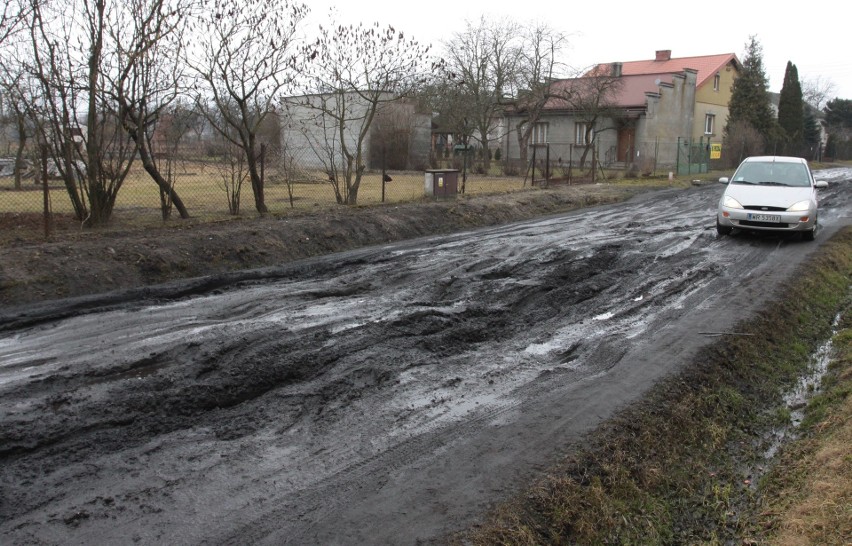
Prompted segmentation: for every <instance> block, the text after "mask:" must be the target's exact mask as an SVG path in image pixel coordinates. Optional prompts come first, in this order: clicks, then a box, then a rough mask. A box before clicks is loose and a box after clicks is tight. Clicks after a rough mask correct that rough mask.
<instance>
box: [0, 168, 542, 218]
mask: <svg viewBox="0 0 852 546" xmlns="http://www.w3.org/2000/svg"><path fill="white" fill-rule="evenodd" d="M389 174H390V175H391V177H392V179H393V180H392V181H391V182H388V183H386V184H384V188H383V187H382V186H383V185H382V175H381V173H373V172H368V173H366V174H365V175H364V178H363V179H362V181H361V187H360V189H359V193H358V203H359V205H372V204H378V203H382V202H407V201H416V200H418V199H423V198H424V174H423V173H422V172H413V171H412V172H391V173H389ZM459 178H460V179H459V184H461V175H460V176H459ZM525 188H527V189H528V188H529V182H528V181H527V182H526V184H525V182H524V179H523V177H500V176H485V175H476V174H469V175H468V179H467V184H466V188H465V192H466V193H469V194H489V193H503V192H509V191H518V190H523V189H525ZM175 190H176V191H177V193H178V195H180V197H181V199H183V201H184V203H185V204H186V206H187V208H188V209H189V210H190V213H191V214H192V215H193V216H201V217H211V216H212V217H215V216H227V215H228V205H227V199H226V194H225V190H224V186H223V183H222V179H221V176H220V174H219V172H218V170H217V169H216V168H215V167H214V166H212V165H211V164H208V163H203V162H195V163H186V164H183V165H182V166H181V167H180V168H179V169H178V174H177V179H176V183H175ZM264 190H265V198H266V204H267V206H268V207H269V209H270V212H273V213H275V212H285V211H286V210H289V209H293V208H299V209H304V208H314V207H324V206H334V205H336V200H335V196H334V190H333V188H332V186H331V184H330V182H329V181H328V176H327V175H325V174H324V173H321V172H303V173H301V176H300V180H299V181H297V182H296V183H293V184H291V185H290V186H289V187H288V185H287V184H286V183H284V182H282V181H281V178H280V177H278V176H276V173H275V172H274V171H272V170H270V171H268V172H267V183H266V185H265V189H264ZM291 191H292V195H291ZM241 196H242V203H241V207H240V208H241V212H242V213H244V214H247V213H251V212H253V211H254V201H253V198H252V192H251V187H250V185H249V184H248V183H246V184H244V185H243V187H242V191H241ZM43 199H44V197H43V194H42V191H41V188H40V187H39V186H37V185H35V184H34V183H33V180H32V179H28V180H25V182H24V187H23V188H22V189H21V190H17V191H16V190H14V184H13V180H12V178H11V177H5V178H0V213H32V212H43V209H44V206H43ZM50 203H51V211H52V212H54V213H57V214H62V213H68V212H71V205H70V201H69V199H68V198H67V196H66V193H65V189H64V187H63V186H62V185H61V183H60V182H59V181H56V180H53V181H51V184H50ZM115 211H116V214H121V213H122V212H125V211H130V212H135V213H139V212H143V211H144V212H150V214H152V215H153V216H154V217H155V218H157V217H159V215H160V196H159V191H158V190H157V187H156V186H155V185H154V183H153V182H152V181H151V180H150V178H149V177H148V176H147V175H146V173H145V172H144V171H143V170H142V168H141V166H135V167H134V168H133V171H132V172H131V174H130V176H128V178H127V179H126V180H125V182H124V184H123V185H122V187H121V190H120V191H119V194H118V198H117V199H116V204H115Z"/></svg>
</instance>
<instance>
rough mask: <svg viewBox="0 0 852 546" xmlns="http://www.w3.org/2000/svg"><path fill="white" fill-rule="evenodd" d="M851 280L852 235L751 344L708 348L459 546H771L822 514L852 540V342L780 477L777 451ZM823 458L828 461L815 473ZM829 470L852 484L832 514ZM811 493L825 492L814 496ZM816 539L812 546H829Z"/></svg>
mask: <svg viewBox="0 0 852 546" xmlns="http://www.w3.org/2000/svg"><path fill="white" fill-rule="evenodd" d="M850 279H852V229H846V230H844V231H841V232H840V233H838V234H837V235H835V236H834V237H833V238H832V239H831V240H830V241H828V242H827V243H826V244H825V245H823V247H822V248H821V249H820V250H819V251H818V255H817V257H816V258H815V259H814V261H813V262H811V263H809V264H808V267H807V268H805V269H803V270H802V272H801V274H800V275H799V276H797V277H796V278H795V279H794V280H793V281H791V283H790V284H789V285H788V287H787V288H786V290H784V291H783V292H781V293H784V294H786V295H787V297H786V298H785V299H784V300H782V301H777V302H774V303H772V304H768V305H767V306H766V308H765V309H764V310H763V312H762V313H760V314H759V315H758V318H754V319H751V320H749V321H747V322H745V323H744V324H741V325H739V326H737V328H736V330H737V331H738V332H744V333H748V334H752V335H749V336H737V337H728V338H723V339H721V340H720V341H718V342H716V343H715V344H714V345H712V346H710V347H709V348H708V349H707V350H706V351H704V352H703V354H702V356H701V357H700V358H698V359H697V360H696V362H694V363H693V364H692V365H691V366H690V367H689V368H688V369H687V370H685V371H684V372H682V373H680V374H678V375H677V376H675V377H672V378H671V379H669V380H667V381H665V382H663V383H662V384H660V385H659V386H658V387H656V388H655V389H654V390H653V391H652V392H651V394H650V395H649V396H648V397H646V398H645V399H644V400H643V401H642V402H640V403H638V404H636V405H634V406H632V407H630V408H628V409H627V410H625V411H624V412H622V413H621V414H620V415H619V416H618V417H616V418H615V419H613V420H611V421H610V422H608V423H607V424H606V425H604V426H603V427H601V428H600V429H598V430H597V431H596V432H595V433H594V434H593V435H592V436H591V437H590V438H588V439H587V441H586V442H584V444H583V446H580V447H578V448H577V450H576V451H575V452H574V453H572V454H571V455H570V456H569V457H567V458H566V459H565V460H564V462H563V463H562V464H560V465H559V466H558V467H557V468H554V469H551V471H550V472H548V475H547V476H546V477H545V478H543V479H542V480H540V481H539V482H538V483H536V484H534V485H533V486H531V487H530V488H529V489H528V490H526V491H524V492H523V493H522V494H521V495H519V496H518V497H517V498H515V499H513V500H511V501H509V502H507V503H505V504H504V505H502V506H499V507H498V508H496V509H495V510H494V511H493V513H492V514H491V515H490V516H489V517H488V519H487V520H486V521H485V522H484V523H483V524H482V525H480V526H478V527H477V528H475V529H474V530H471V531H469V532H466V533H464V534H463V535H459V536H457V537H454V539H453V542H456V543H465V544H684V543H686V544H723V543H746V544H748V543H763V542H765V541H766V540H769V539H771V538H772V537H776V536H777V537H780V536H781V535H780V533H781V532H782V531H784V530H785V529H787V528H790V527H791V526H792V525H791V524H790V522H791V521H793V520H796V521H799V520H801V519H803V518H804V516H800V515H799V514H800V512H801V513H812V512H814V511H819V510H815V509H813V506H814V505H817V504H818V505H819V506H820V507H822V508H826V510H824V511H823V512H828V513H829V515H825V516H824V517H825V518H827V519H826V520H825V522H824V523H813V524H812V525H811V526H812V527H834V529H837V531H829V532H834V533H838V532H840V533H842V532H843V527H842V526H839V525H836V524H835V523H833V522H836V521H837V520H836V519H830V518H837V517H839V518H840V519H842V518H843V517H846V518H847V526H846V527H845V529H846V530H847V532H848V529H849V527H848V521H849V519H848V515H849V496H848V495H849V485H848V484H849V483H850V480H849V479H848V475H849V474H848V472H849V466H850V456H849V454H848V449H841V448H846V447H848V445H850V444H849V442H848V434H849V430H848V426H849V425H848V423H849V422H850V421H852V420H850V419H848V416H849V412H850V408H849V398H850V397H849V396H848V395H849V392H850V390H849V388H850V387H849V358H848V356H849V355H848V345H849V344H848V341H849V335H850V334H849V333H848V330H847V331H846V333H844V334H841V336H840V341H841V344H840V345H843V343H845V344H846V346H847V347H846V349H847V353H846V357H845V360H844V358H840V359H838V361H837V364H836V365H835V366H834V367H833V373H835V374H836V375H837V379H836V383H835V384H834V385H833V386H832V387H831V388H830V389H829V391H828V394H826V395H824V396H823V397H820V398H819V400H818V401H816V402H815V404H817V406H814V407H822V408H823V409H820V410H814V411H813V412H812V415H813V416H812V417H811V418H810V419H809V420H807V421H806V423H805V425H803V426H804V429H803V430H804V434H805V437H806V439H805V440H801V444H795V446H794V447H790V448H789V449H787V448H786V447H785V449H783V450H782V451H783V453H784V456H783V457H782V461H781V462H780V463H778V466H775V464H776V463H777V461H776V460H775V459H771V458H768V457H767V450H768V449H769V447H770V446H771V444H772V443H773V440H774V438H776V436H775V434H774V433H775V431H777V430H778V428H779V427H782V426H784V425H785V424H787V422H788V421H789V416H790V412H789V411H788V410H787V408H786V406H785V404H784V400H783V393H784V392H785V391H786V390H789V389H791V388H792V386H793V385H795V383H796V381H797V379H798V378H799V376H801V375H803V374H804V373H805V372H806V371H807V370H808V368H809V366H810V365H811V358H810V357H811V355H812V354H813V353H814V351H815V350H816V348H817V347H818V346H819V345H820V344H821V343H823V342H824V341H825V340H826V339H828V338H829V337H830V336H831V333H832V329H833V322H834V319H835V318H836V317H837V316H838V313H840V314H841V316H843V317H845V320H846V321H847V322H846V323H845V324H847V325H848V323H849V322H848V321H849V320H850V319H849V317H848V313H847V311H848V310H849V307H850V297H849V296H850V294H849V287H850ZM844 340H845V341H844ZM844 412H845V413H844ZM843 434H846V435H847V436H843ZM811 435H812V437H811ZM823 439H825V440H826V441H828V440H830V444H829V443H826V442H823ZM843 442H846V443H845V444H844V443H843ZM832 445H834V446H835V447H836V449H832V447H831V446H832ZM823 447H825V451H823ZM817 453H819V454H820V456H821V457H824V458H825V460H824V461H822V462H819V463H817V462H816V461H815V458H816V454H817ZM831 465H834V466H831ZM773 468H774V470H773ZM828 468H833V469H834V470H832V471H829V473H828V475H827V476H826V479H828V478H830V476H831V475H833V474H835V473H836V472H838V471H842V472H846V473H847V474H846V476H847V479H846V481H845V489H842V490H838V491H835V493H832V494H837V495H839V497H838V498H836V499H834V501H828V500H827V499H826V498H825V496H826V495H827V494H829V493H828V491H827V489H826V488H821V487H816V486H817V485H818V484H821V483H822V481H820V480H821V478H817V477H816V475H814V474H813V473H814V472H815V471H816V470H817V469H825V470H827V469H828ZM761 478H762V479H761ZM828 481H831V480H828ZM841 481H842V480H841ZM805 483H807V484H810V485H812V486H814V487H812V488H810V489H811V491H810V492H808V488H806V487H804V486H803V485H802V484H805ZM790 492H796V493H797V494H795V495H792V494H790ZM781 497H784V499H787V498H789V499H791V500H789V501H788V500H782V499H781ZM831 502H834V504H831ZM797 510H798V511H800V512H797ZM792 527H795V526H792ZM836 536H837V537H839V536H841V535H839V534H838V535H836ZM817 537H818V538H816V539H814V540H813V541H805V543H821V544H829V543H831V542H832V539H831V538H830V537H828V536H826V535H817ZM848 538H849V535H848V534H846V539H847V540H848ZM778 540H781V538H778ZM785 543H786V542H785ZM835 543H838V544H840V543H842V542H836V541H835Z"/></svg>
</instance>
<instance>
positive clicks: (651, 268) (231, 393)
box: [0, 169, 852, 544]
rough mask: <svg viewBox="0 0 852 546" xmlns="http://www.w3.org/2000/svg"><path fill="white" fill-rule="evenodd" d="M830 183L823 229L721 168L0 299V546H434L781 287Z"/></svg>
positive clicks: (842, 184)
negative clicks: (581, 206) (446, 228)
mask: <svg viewBox="0 0 852 546" xmlns="http://www.w3.org/2000/svg"><path fill="white" fill-rule="evenodd" d="M820 178H823V179H827V180H829V183H830V187H829V189H827V190H823V191H822V192H821V206H822V211H821V216H820V220H821V223H822V224H823V230H822V232H821V233H820V235H819V236H818V237H817V241H816V242H813V243H808V242H802V241H800V240H799V238H798V237H764V236H752V235H748V234H741V235H734V236H732V237H725V238H717V236H716V233H715V224H714V216H713V215H714V211H715V205H716V201H717V199H718V196H719V195H720V193H721V190H722V187H721V185H708V186H701V187H696V188H693V189H689V190H685V191H683V190H681V191H665V192H658V193H654V194H646V195H643V196H640V197H638V198H634V199H633V200H632V201H630V202H628V203H626V204H621V205H617V206H606V207H600V208H594V209H586V210H583V211H579V212H575V213H570V214H565V215H560V216H557V217H550V218H545V219H540V220H537V221H531V222H524V223H519V224H512V225H508V226H503V227H498V228H489V229H483V230H477V231H471V232H467V233H459V234H455V235H453V236H445V237H435V238H429V239H420V240H416V241H409V242H406V243H402V244H392V245H387V246H384V247H374V248H369V249H364V250H359V251H354V252H348V253H345V254H337V255H332V256H327V257H324V258H320V259H311V260H305V261H301V262H297V263H293V264H289V265H286V266H282V267H279V268H276V269H268V270H264V271H261V272H254V273H251V274H245V275H234V276H232V277H231V278H230V282H228V283H219V285H218V286H211V284H210V283H207V284H205V283H203V282H202V283H192V282H188V283H183V284H175V285H169V286H168V287H161V288H159V289H157V290H151V291H136V292H128V293H125V294H122V295H120V296H114V297H110V298H105V299H103V300H100V301H101V303H100V304H98V305H94V304H92V303H91V302H90V304H89V305H87V306H82V307H81V306H80V305H79V302H74V301H64V302H63V301H60V302H49V303H46V304H41V305H38V306H32V307H30V308H27V309H26V310H22V309H11V310H10V309H7V310H0V488H2V489H1V490H0V543H3V544H42V543H48V544H50V543H63V544H93V543H116V544H117V543H134V542H136V543H143V544H151V543H164V542H165V543H184V544H195V543H217V544H218V543H231V544H236V543H268V544H282V543H287V544H291V543H292V544H356V543H394V544H413V543H416V542H418V541H421V542H440V541H441V538H442V537H443V536H445V535H446V534H447V533H450V532H453V531H457V530H459V529H462V528H464V527H465V526H467V525H470V524H471V523H473V522H475V521H476V518H477V517H479V516H481V515H482V514H483V512H484V511H485V510H487V509H488V508H489V507H490V506H492V505H493V504H494V503H495V502H497V501H499V500H501V499H503V498H505V497H507V496H508V495H510V494H511V493H512V492H513V491H515V490H517V488H519V487H522V486H523V485H524V484H526V483H528V481H529V480H530V479H531V478H532V477H534V476H535V475H536V473H537V472H539V471H540V470H541V469H543V468H544V467H545V466H546V465H548V464H549V463H551V462H553V461H554V460H555V457H557V456H558V455H559V454H560V453H563V452H564V451H565V450H567V449H570V446H571V445H572V444H573V443H576V442H579V441H582V438H583V434H584V433H587V432H588V431H590V430H591V429H592V428H593V427H595V426H596V425H597V424H599V423H600V422H601V420H603V419H606V418H607V417H609V416H611V415H612V414H613V412H615V411H617V410H619V409H622V408H624V407H625V405H627V404H629V403H630V402H631V401H634V400H636V399H637V398H638V397H641V396H642V394H643V392H645V391H646V390H647V389H648V388H649V387H650V386H651V385H653V384H654V383H655V382H656V381H658V380H659V379H660V378H661V377H663V376H665V375H666V374H670V373H672V372H675V371H677V370H678V369H679V368H680V367H681V366H683V365H685V364H687V363H688V362H689V361H690V359H691V357H693V356H694V355H695V354H697V352H699V351H700V350H701V348H702V346H704V345H705V344H707V343H709V342H710V341H712V340H713V339H715V338H714V337H713V334H714V333H718V332H725V331H730V329H731V328H732V326H733V325H734V324H735V323H736V322H737V321H739V320H741V319H744V318H747V317H748V316H749V315H750V314H752V313H755V312H758V310H759V309H760V306H761V304H762V303H763V302H765V301H766V300H767V299H768V298H772V297H775V296H777V295H778V291H779V289H780V286H781V283H783V281H784V280H785V279H787V278H788V277H789V275H791V274H792V273H793V271H794V270H795V268H796V267H798V266H799V265H800V264H801V263H802V262H803V261H804V260H806V259H807V257H808V255H809V254H811V253H812V252H813V251H814V250H815V249H817V248H818V246H819V245H820V244H821V242H822V241H825V240H826V239H827V238H828V237H830V236H831V234H832V233H834V232H835V231H836V230H837V229H839V228H840V227H843V226H846V225H849V224H850V223H852V213H850V210H852V197H850V185H852V171H849V170H840V169H836V170H831V171H824V172H822V173H820ZM190 292H197V293H195V294H191V295H187V293H190ZM170 295H171V296H173V297H169V296H170Z"/></svg>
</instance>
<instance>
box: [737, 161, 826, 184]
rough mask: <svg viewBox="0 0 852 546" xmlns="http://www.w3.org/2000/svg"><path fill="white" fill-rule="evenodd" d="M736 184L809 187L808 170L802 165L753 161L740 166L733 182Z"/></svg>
mask: <svg viewBox="0 0 852 546" xmlns="http://www.w3.org/2000/svg"><path fill="white" fill-rule="evenodd" d="M732 181H733V182H734V183H735V184H758V185H762V186H800V187H801V186H809V185H810V178H809V177H808V168H807V167H806V166H805V165H803V164H802V163H776V162H758V161H751V162H746V163H743V164H742V165H740V168H739V169H737V172H736V173H734V178H733V180H732Z"/></svg>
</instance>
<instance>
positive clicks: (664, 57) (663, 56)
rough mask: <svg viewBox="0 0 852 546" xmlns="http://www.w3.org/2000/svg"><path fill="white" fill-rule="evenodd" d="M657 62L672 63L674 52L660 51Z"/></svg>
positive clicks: (668, 50) (669, 50) (658, 51)
mask: <svg viewBox="0 0 852 546" xmlns="http://www.w3.org/2000/svg"><path fill="white" fill-rule="evenodd" d="M655 60H657V61H671V60H672V50H671V49H658V50H657V58H656V59H655Z"/></svg>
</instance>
